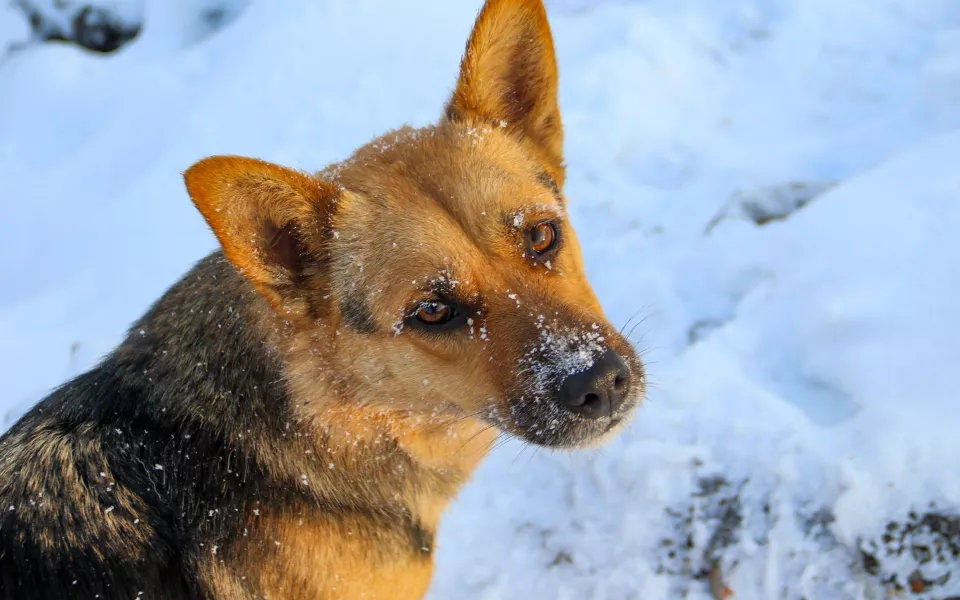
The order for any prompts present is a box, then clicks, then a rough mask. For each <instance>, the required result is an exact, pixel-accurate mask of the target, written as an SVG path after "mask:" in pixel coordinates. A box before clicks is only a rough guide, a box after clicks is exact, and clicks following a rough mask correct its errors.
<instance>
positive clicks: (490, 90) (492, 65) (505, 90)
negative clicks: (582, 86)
mask: <svg viewBox="0 0 960 600" xmlns="http://www.w3.org/2000/svg"><path fill="white" fill-rule="evenodd" d="M469 116H478V117H480V118H483V119H486V120H488V121H490V122H491V123H493V124H504V123H506V126H507V127H509V128H511V129H512V130H513V131H515V132H516V133H518V134H520V135H523V136H525V137H527V138H529V139H531V140H533V141H534V142H536V143H537V145H539V146H540V147H541V149H542V150H543V154H544V158H545V159H546V160H548V161H549V162H550V163H551V164H550V165H549V166H550V167H552V168H554V169H556V170H558V171H559V170H560V169H562V165H563V125H562V124H561V122H560V108H559V106H558V104H557V59H556V56H555V54H554V50H553V36H552V35H551V34H550V24H549V23H548V22H547V12H546V10H545V9H544V7H543V0H487V2H486V4H485V5H484V7H483V10H481V11H480V16H479V17H478V18H477V23H476V25H474V27H473V33H472V34H471V35H470V41H469V42H467V51H466V53H465V54H464V56H463V61H462V62H461V63H460V80H459V81H458V82H457V88H456V90H455V91H454V93H453V97H452V98H451V99H450V102H449V104H448V105H447V117H448V118H450V119H452V120H455V121H456V120H461V119H464V118H466V117H469Z"/></svg>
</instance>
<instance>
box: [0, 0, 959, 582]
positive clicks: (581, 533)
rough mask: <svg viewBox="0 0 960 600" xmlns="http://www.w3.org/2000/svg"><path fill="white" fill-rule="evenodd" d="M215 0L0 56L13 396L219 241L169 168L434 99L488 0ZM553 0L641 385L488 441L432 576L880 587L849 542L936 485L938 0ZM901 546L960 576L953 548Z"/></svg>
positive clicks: (429, 105)
mask: <svg viewBox="0 0 960 600" xmlns="http://www.w3.org/2000/svg"><path fill="white" fill-rule="evenodd" d="M161 5H163V6H166V8H158V7H159V6H161ZM225 5H230V6H233V7H234V8H232V9H231V10H234V11H235V12H237V13H238V14H239V16H237V17H236V20H235V21H233V22H232V23H231V24H229V26H227V27H224V28H223V29H220V30H219V31H217V32H216V33H214V34H212V35H211V36H210V37H208V38H207V39H205V40H202V41H200V38H202V37H203V36H204V35H206V34H203V32H201V31H199V30H196V29H191V28H190V27H191V26H187V25H183V23H185V22H187V21H189V19H185V18H180V17H181V16H182V15H180V14H179V13H178V12H177V10H178V9H173V8H170V7H171V6H174V4H163V3H161V2H160V1H159V0H150V1H148V2H147V6H146V9H145V25H144V29H143V32H142V33H141V36H140V37H139V38H138V39H137V40H136V41H135V42H133V43H131V44H130V45H129V46H128V47H126V48H124V49H123V50H121V51H120V52H118V53H116V54H113V55H109V56H98V55H91V54H88V53H85V52H84V51H82V50H81V49H79V48H75V47H71V46H67V45H62V44H50V45H31V46H29V47H28V48H26V49H25V50H22V51H19V52H15V53H11V54H9V55H7V56H6V57H2V58H0V203H2V204H0V206H2V208H3V214H4V223H5V224H6V227H5V228H4V233H5V234H4V235H3V236H0V256H3V257H4V258H3V260H2V261H0V281H2V282H3V283H2V284H0V285H2V290H3V292H2V293H0V377H2V379H3V381H4V382H5V393H4V396H3V399H2V401H0V402H2V405H0V411H2V419H3V426H4V427H6V426H9V424H10V423H12V421H13V420H14V419H15V418H16V417H17V416H18V415H19V414H21V413H22V412H23V411H24V410H26V408H28V407H29V406H30V405H32V404H33V403H34V402H36V401H37V400H39V399H40V398H42V397H43V396H44V395H45V394H46V393H47V392H48V391H49V390H50V389H51V388H52V387H54V386H56V385H57V384H59V383H61V382H63V381H64V380H65V379H66V378H68V377H69V376H71V375H74V374H76V373H79V372H81V371H82V370H84V369H86V368H88V367H89V366H91V365H92V364H93V363H94V362H95V361H96V360H97V359H98V358H99V357H100V356H101V355H102V354H103V353H105V352H108V351H109V350H110V349H111V348H112V347H113V346H114V345H115V344H116V343H117V342H118V341H119V340H120V339H121V336H122V335H123V332H124V331H125V329H126V327H127V326H128V325H129V323H130V322H132V321H133V320H134V319H135V318H137V317H138V316H139V315H140V314H141V313H142V312H143V311H144V310H145V309H146V307H147V306H148V305H149V304H150V303H151V302H152V301H153V300H154V299H156V298H157V297H158V296H159V295H160V294H161V293H162V292H163V291H164V290H165V289H166V288H167V287H168V286H169V285H170V284H171V283H173V281H175V280H176V279H177V278H178V277H179V276H180V275H181V274H182V273H183V272H184V271H186V269H188V268H189V267H190V265H191V264H192V263H193V262H194V261H196V260H197V259H199V258H200V257H202V256H203V255H205V254H206V253H207V252H208V251H210V250H211V249H213V248H214V246H215V240H214V238H213V236H212V235H210V233H209V232H208V231H207V228H206V226H205V225H204V224H203V222H202V220H201V218H200V216H199V214H198V213H197V212H196V211H195V209H194V208H193V207H192V205H191V203H190V201H189V199H188V198H187V196H186V193H185V191H184V189H183V185H182V181H181V178H180V173H181V172H182V171H183V170H184V169H186V168H187V167H188V166H190V164H192V163H193V162H194V161H196V160H197V159H199V158H201V157H203V156H206V155H210V154H215V153H230V154H246V155H253V156H258V157H260V158H263V159H266V160H272V161H276V162H280V163H284V164H288V165H291V166H294V167H299V168H305V169H317V168H319V167H321V166H323V165H325V164H326V163H328V162H330V161H333V160H337V159H342V158H344V157H346V156H347V155H348V154H349V152H350V151H351V150H352V149H353V148H354V147H356V146H357V145H358V144H360V143H363V142H365V141H367V140H368V139H370V138H371V137H372V136H373V135H375V134H377V133H380V132H382V131H384V130H386V129H388V128H392V127H395V126H398V125H400V124H402V123H403V122H410V123H411V124H413V125H421V124H424V123H427V122H429V121H432V120H434V119H435V117H437V116H438V115H439V114H440V112H441V108H442V105H443V102H444V100H445V99H446V95H447V93H448V91H449V90H450V88H451V87H452V86H453V84H454V81H455V75H456V69H457V64H458V61H459V58H460V53H461V52H462V49H463V46H464V42H465V40H466V38H467V35H468V33H469V29H470V26H471V25H472V20H473V17H474V16H475V14H476V11H477V9H478V8H479V5H480V1H479V0H470V1H469V2H467V1H462V2H461V1H458V2H449V1H448V0H410V1H409V2H377V1H374V0H357V1H355V2H341V1H337V0H329V1H324V2H316V1H313V0H297V1H294V0H290V1H289V2H283V3H279V2H277V3H274V2H252V3H249V6H247V8H246V9H245V10H244V11H243V12H242V13H240V12H239V8H236V7H237V6H239V5H238V4H237V3H225ZM548 9H549V12H550V16H551V21H552V24H553V28H554V34H555V38H556V43H557V48H558V57H559V62H560V69H561V95H562V98H561V100H562V108H563V111H564V118H565V124H566V126H567V162H568V163H569V181H568V184H567V188H566V192H567V194H568V195H569V197H570V199H571V203H570V213H571V218H572V219H573V221H574V223H575V224H576V225H577V229H578V234H579V237H580V240H581V243H582V245H583V247H584V252H585V256H586V261H587V265H588V270H589V274H590V277H591V280H592V281H593V283H594V286H595V288H596V290H597V292H598V295H599V296H600V298H601V300H602V301H603V303H604V306H605V308H606V310H607V313H608V315H609V316H610V318H611V319H612V320H613V321H614V322H615V323H617V324H618V325H620V324H623V323H625V322H626V321H627V320H628V319H629V318H630V317H631V316H632V315H634V314H635V313H637V311H638V310H639V311H640V314H639V315H638V319H639V320H642V322H641V324H640V326H639V328H638V329H637V333H636V334H635V335H634V336H633V338H634V341H635V342H636V343H637V345H638V347H639V348H640V349H641V350H645V351H647V352H646V354H645V358H646V359H647V360H648V361H649V362H650V365H649V376H650V379H651V381H652V382H653V383H654V384H655V385H654V387H652V389H651V391H650V398H649V400H648V401H647V403H646V405H645V406H644V407H643V408H642V409H641V411H640V412H639V414H638V416H637V419H636V422H635V423H634V425H633V426H631V428H630V429H628V431H627V432H626V433H625V434H624V435H623V436H621V437H620V438H619V439H617V440H615V441H614V442H613V443H612V444H611V445H609V446H607V447H605V448H603V449H600V450H598V451H595V452H580V453H576V454H565V453H550V452H548V451H544V450H540V451H537V450H536V449H534V448H531V447H524V446H522V445H521V444H519V443H509V444H507V445H505V446H503V447H502V448H500V449H498V450H497V451H496V452H495V453H494V454H493V455H492V456H491V457H490V458H489V459H488V460H487V462H486V463H485V464H484V466H483V467H482V468H481V469H480V470H479V472H478V473H477V475H476V477H475V480H474V482H473V483H472V484H471V485H470V486H468V488H467V489H466V490H465V491H464V493H463V494H462V496H461V497H460V499H459V500H458V501H457V502H456V504H455V506H454V508H453V510H452V511H451V513H450V514H449V515H448V518H447V520H446V521H445V522H444V524H443V526H442V529H441V535H440V539H439V540H438V550H437V570H436V577H435V583H434V588H433V592H432V596H431V597H432V598H437V599H439V598H478V599H481V598H482V599H490V600H493V599H500V598H504V599H506V598H518V597H519V598H531V599H532V598H551V599H552V598H570V599H574V598H576V599H581V598H592V599H598V600H599V599H610V600H613V599H619V598H680V597H686V598H691V599H705V598H710V597H711V593H710V586H709V584H708V578H707V577H706V576H705V574H706V573H707V572H708V571H709V570H710V568H711V567H713V566H714V565H718V566H719V570H718V573H719V574H721V575H722V579H723V583H724V584H725V585H726V586H728V587H729V588H730V590H731V591H732V592H733V594H734V596H733V597H734V598H737V599H750V600H752V599H757V600H773V599H799V598H804V597H805V598H818V599H820V598H826V599H831V598H838V599H847V598H850V599H854V598H876V599H880V598H884V594H883V591H882V590H881V587H880V580H881V576H879V575H877V576H875V575H871V574H869V573H867V572H866V571H865V570H864V568H863V567H862V565H863V560H862V559H861V557H860V553H859V550H858V546H859V545H863V546H864V548H866V549H867V550H868V551H869V552H871V553H873V554H876V555H877V557H878V559H880V563H881V567H880V568H881V570H882V575H883V576H890V575H897V577H898V581H899V582H900V583H901V585H906V581H907V578H908V576H910V574H911V573H912V572H913V571H914V569H916V568H917V564H916V560H914V559H913V558H912V556H913V553H912V552H911V551H910V550H908V551H906V552H905V553H904V554H903V555H902V556H900V557H898V558H896V559H895V560H894V559H889V560H887V559H885V558H884V557H883V556H882V555H883V553H882V552H881V551H880V550H878V549H871V547H870V546H869V544H870V543H871V540H873V541H875V542H876V543H878V544H880V538H881V536H882V534H883V533H884V530H885V527H886V526H887V523H888V522H889V521H896V522H897V523H905V522H907V521H908V520H910V517H909V516H908V514H909V513H910V511H911V510H912V511H916V513H918V515H920V516H921V517H922V516H923V514H924V513H925V512H927V511H929V510H931V509H930V503H931V502H933V503H935V506H936V510H937V511H938V512H939V513H943V514H947V515H956V514H960V472H958V469H957V468H956V465H958V464H960V436H958V435H957V433H956V432H957V430H958V429H960V402H958V400H960V377H958V376H957V375H956V373H957V369H956V366H955V365H956V363H957V362H958V361H960V350H958V349H957V348H958V343H957V340H958V339H960V303H958V302H957V298H958V297H960V233H958V232H960V200H958V199H960V168H958V160H960V158H958V157H960V102H958V98H960V4H958V3H957V2H956V0H925V1H924V2H916V1H915V0H876V1H874V2H836V1H833V0H805V1H804V2H795V1H793V0H737V1H736V2H717V1H716V0H646V1H644V2H614V1H606V2H605V1H601V0H552V1H549V0H548ZM11 14H13V13H12V12H10V11H9V10H7V9H5V8H3V7H0V52H3V50H4V40H8V39H9V40H14V39H21V38H23V37H24V36H25V29H24V28H23V26H22V23H21V24H19V25H17V24H12V25H11V24H10V23H12V21H10V20H8V19H7V17H8V15H11ZM152 15H158V16H152ZM151 19H154V21H153V22H154V26H151ZM770 219H772V220H770ZM754 221H761V222H763V223H764V224H762V225H758V224H756V223H755V222H754ZM722 500H723V501H724V502H721V501H722ZM731 506H733V507H734V508H735V510H732V511H728V510H727V509H728V508H729V507H731ZM731 515H732V516H731ZM718 530H719V531H720V535H717V531H718ZM725 531H732V532H733V536H732V538H731V540H732V542H731V543H724V542H725V541H731V540H725V539H724V537H725V535H724V532H725ZM927 533H928V532H925V533H923V534H922V535H918V537H917V539H918V540H919V539H922V538H923V537H924V536H927V537H929V536H928V535H927ZM688 536H689V538H690V540H691V541H692V542H693V544H692V548H687V547H686V542H687V537H688ZM728 537H729V536H728ZM711 540H713V541H712V542H711ZM917 543H920V542H917ZM921 571H922V575H923V576H924V577H925V578H926V579H928V580H933V579H936V578H937V577H940V576H941V575H942V574H943V573H952V578H951V579H950V580H948V581H947V582H945V583H943V584H942V585H941V584H939V583H938V584H937V585H936V586H934V591H933V592H931V593H933V594H934V595H932V596H930V597H931V598H945V597H948V596H950V595H956V594H960V561H958V559H956V558H951V559H950V560H949V561H947V563H946V564H945V565H926V566H924V569H921ZM695 573H700V574H701V575H702V576H701V577H698V578H694V577H692V574H695Z"/></svg>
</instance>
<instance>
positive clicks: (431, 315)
mask: <svg viewBox="0 0 960 600" xmlns="http://www.w3.org/2000/svg"><path fill="white" fill-rule="evenodd" d="M453 315H454V310H453V307H451V306H450V305H449V304H444V303H443V302H437V301H434V302H424V303H423V304H421V305H420V308H419V309H418V310H417V318H418V319H420V321H421V322H422V323H426V324H427V325H440V324H442V323H446V322H447V321H449V320H450V319H452V318H453Z"/></svg>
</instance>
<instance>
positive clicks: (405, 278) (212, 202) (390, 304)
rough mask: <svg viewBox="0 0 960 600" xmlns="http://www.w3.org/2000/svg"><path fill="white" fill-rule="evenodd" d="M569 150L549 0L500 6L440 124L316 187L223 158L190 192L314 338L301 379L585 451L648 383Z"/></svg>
mask: <svg viewBox="0 0 960 600" xmlns="http://www.w3.org/2000/svg"><path fill="white" fill-rule="evenodd" d="M562 137H563V134H562V126H561V120H560V112H559V108H558V105H557V69H556V60H555V57H554V50H553V42H552V38H551V34H550V29H549V26H548V24H547V18H546V12H545V10H544V7H543V5H542V2H541V0H489V1H488V2H487V3H486V5H485V6H484V8H483V10H482V12H481V14H480V16H479V18H478V20H477V23H476V25H475V28H474V31H473V34H472V35H471V38H470V41H469V43H468V45H467V50H466V54H465V55H464V58H463V62H462V65H461V73H460V79H459V82H458V83H457V86H456V90H455V92H454V94H453V96H452V98H451V99H450V102H449V104H448V105H447V109H446V113H445V115H444V116H443V118H442V119H441V120H440V122H439V123H438V124H437V125H435V126H432V127H427V128H424V129H401V130H398V131H395V132H392V133H389V134H387V135H385V136H383V137H381V138H379V139H377V140H375V141H373V142H372V143H370V144H368V145H367V146H365V147H363V148H361V149H359V150H358V151H357V152H356V153H355V154H354V156H352V157H351V158H350V159H348V160H347V161H345V162H343V163H340V164H337V165H333V166H331V167H329V168H328V169H327V170H325V171H323V172H321V173H320V174H319V175H317V176H311V175H306V174H302V173H299V172H295V171H291V170H289V169H286V168H283V167H279V166H276V165H272V164H268V163H264V162H261V161H256V160H252V159H246V158H238V157H214V158H209V159H206V160H203V161H201V162H200V163H198V164H196V165H194V166H193V167H192V168H191V169H190V170H189V171H187V173H186V181H187V187H188V189H189V192H190V195H191V197H192V198H193V200H194V202H195V203H196V205H197V207H198V208H199V209H200V211H201V212H202V213H203V215H204V217H205V218H206V219H207V221H208V222H209V224H210V226H211V227H212V229H213V230H214V232H215V233H216V235H217V237H218V238H219V240H220V242H221V244H222V246H223V249H224V253H225V255H226V256H227V258H228V259H229V260H230V261H231V262H232V263H233V264H234V265H236V266H237V267H238V268H239V269H240V271H241V272H242V273H243V274H244V275H245V276H246V277H247V278H248V279H249V280H250V281H251V282H252V283H253V284H254V286H255V287H256V289H257V290H258V291H259V292H260V293H261V294H262V295H263V296H264V297H265V298H266V299H267V300H268V301H269V302H270V304H271V306H272V307H273V308H274V309H275V311H276V312H277V313H278V314H279V315H280V316H281V317H283V319H284V321H285V324H286V329H288V330H289V331H288V337H290V338H291V339H294V340H297V341H296V343H294V344H293V347H294V348H296V350H295V353H297V354H298V355H299V356H300V359H297V360H291V365H290V369H292V370H296V371H297V372H298V377H299V380H300V381H315V382H317V383H318V384H319V383H320V382H323V383H324V384H325V385H327V386H328V388H327V389H333V390H335V393H336V394H338V395H339V396H340V397H345V398H351V399H353V400H354V401H357V402H362V403H364V404H368V405H375V406H380V407H383V408H384V409H388V410H399V411H410V412H413V413H421V414H424V415H429V416H431V418H438V419H443V418H444V417H445V416H446V415H453V416H457V418H462V417H463V416H464V415H469V416H475V417H476V418H478V419H481V420H485V421H487V422H488V423H490V424H493V425H495V426H497V427H498V428H500V429H501V430H504V431H506V432H509V433H511V434H513V435H516V436H518V437H520V438H523V439H525V440H527V441H530V442H534V443H537V444H541V445H545V446H554V447H578V446H587V445H592V444H595V443H598V442H600V441H602V440H603V439H604V438H605V437H607V436H608V435H610V434H611V433H612V432H613V431H615V430H616V429H618V426H619V425H621V424H622V423H624V422H625V420H626V419H627V417H629V416H630V414H631V413H632V411H633V410H634V409H635V408H636V407H637V405H638V404H639V402H640V401H641V398H642V397H643V395H644V390H645V384H644V370H643V365H642V363H641V361H640V359H639V357H638V356H637V353H636V352H635V351H634V349H633V348H632V346H631V345H630V343H629V342H627V340H626V339H625V338H624V337H623V336H621V335H620V334H619V333H618V331H617V330H616V328H614V327H613V326H612V325H611V324H610V323H609V322H608V321H607V320H606V318H605V317H604V315H603V311H602V310H601V307H600V304H599V302H598V301H597V298H596V296H595V295H594V293H593V291H592V290H591V288H590V285H589V283H588V282H587V279H586V276H585V274H584V265H583V260H582V257H581V252H580V245H579V242H578V240H577V236H576V234H575V233H574V231H573V228H572V227H571V224H570V221H569V219H568V215H567V200H566V198H565V197H564V195H563V191H562V189H563V183H564V167H563V156H562V146H563V139H562ZM293 363H295V364H293ZM331 386H332V387H331ZM301 392H303V393H304V394H307V395H309V393H310V391H309V390H301Z"/></svg>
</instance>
